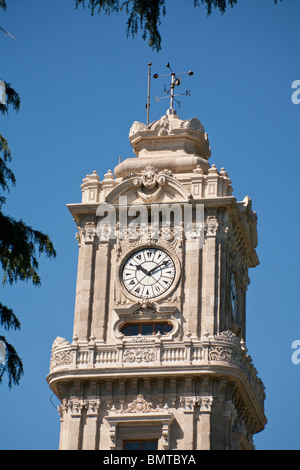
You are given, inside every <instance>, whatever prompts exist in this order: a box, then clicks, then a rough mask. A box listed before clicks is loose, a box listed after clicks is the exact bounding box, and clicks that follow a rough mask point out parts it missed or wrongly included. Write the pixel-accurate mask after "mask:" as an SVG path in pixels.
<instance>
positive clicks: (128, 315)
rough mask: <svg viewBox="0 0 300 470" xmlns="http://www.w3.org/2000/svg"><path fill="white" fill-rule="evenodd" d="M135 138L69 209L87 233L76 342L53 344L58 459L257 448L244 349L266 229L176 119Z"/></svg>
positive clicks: (81, 236) (200, 140)
mask: <svg viewBox="0 0 300 470" xmlns="http://www.w3.org/2000/svg"><path fill="white" fill-rule="evenodd" d="M129 139H130V142H131V145H132V148H133V151H134V154H135V156H134V157H132V158H127V159H125V160H124V161H122V162H121V163H120V164H119V165H117V166H116V167H115V168H114V172H112V171H110V170H108V171H107V173H106V174H105V176H104V179H102V180H100V178H99V176H98V174H97V173H96V171H94V172H93V173H91V174H90V175H87V176H86V178H84V180H83V183H82V185H81V190H82V201H81V202H80V203H78V204H69V205H68V208H69V210H70V212H71V214H72V216H73V218H74V220H75V222H76V225H77V235H76V237H77V241H78V246H79V258H78V274H77V287H76V302H75V316H74V328H73V337H72V339H71V340H70V341H69V340H67V339H64V338H61V337H58V338H56V340H55V341H54V343H53V347H52V354H51V363H50V373H49V375H48V377H47V380H48V383H49V386H50V388H51V389H52V391H53V392H54V393H55V394H56V396H57V397H58V399H59V400H60V402H61V404H60V406H59V415H60V420H61V432H60V444H59V448H60V449H73V450H74V449H78V450H80V449H100V450H122V449H125V450H137V449H144V450H154V449H158V450H177V451H180V450H205V449H206V450H223V449H236V450H239V449H253V448H254V446H253V440H252V438H253V435H254V434H255V433H258V432H260V431H261V430H263V429H264V427H265V424H266V418H265V414H264V399H265V392H264V386H263V383H262V381H261V380H260V378H259V377H258V376H257V371H256V369H255V368H254V366H253V363H252V360H251V357H250V356H249V354H248V350H247V347H246V292H247V288H248V285H249V274H248V272H249V268H254V267H255V266H257V265H258V263H259V261H258V257H257V254H256V251H255V248H256V246H257V231H256V225H257V216H256V213H255V212H254V211H253V210H252V201H251V199H250V198H249V197H248V196H246V197H245V198H244V200H243V201H237V200H236V198H235V197H234V196H233V194H232V186H231V180H230V178H229V176H228V174H227V172H226V171H225V169H224V168H221V169H219V170H218V169H217V168H216V166H215V165H214V164H212V165H211V164H210V163H209V158H210V155H211V151H210V146H209V141H208V136H207V134H206V132H205V131H204V128H203V126H202V124H201V123H200V121H199V120H198V119H196V118H193V119H188V120H181V119H180V118H179V117H178V115H177V114H176V112H175V111H174V110H173V109H169V110H168V111H167V113H166V115H165V116H163V117H161V119H159V120H157V121H155V122H152V123H151V124H147V125H146V124H143V123H139V122H134V123H133V125H132V127H131V129H130V133H129Z"/></svg>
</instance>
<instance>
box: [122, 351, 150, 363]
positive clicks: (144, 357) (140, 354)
mask: <svg viewBox="0 0 300 470" xmlns="http://www.w3.org/2000/svg"><path fill="white" fill-rule="evenodd" d="M154 360H155V350H154V349H152V348H134V349H126V350H125V351H124V353H123V362H125V363H131V364H133V363H138V364H139V363H141V362H154Z"/></svg>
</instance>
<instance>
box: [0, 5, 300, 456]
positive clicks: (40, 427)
mask: <svg viewBox="0 0 300 470" xmlns="http://www.w3.org/2000/svg"><path fill="white" fill-rule="evenodd" d="M74 3H75V2H74V0H64V1H61V0H51V1H50V0H27V1H22V0H14V1H12V0H7V6H8V8H7V12H6V13H2V12H1V13H0V25H1V27H3V28H4V29H6V30H7V31H9V32H10V33H11V34H13V35H14V36H15V37H16V38H17V44H15V42H14V41H13V40H12V39H11V38H9V37H5V35H4V34H0V78H2V79H4V80H6V81H8V82H10V83H11V84H12V85H13V86H14V88H15V89H16V90H17V91H18V92H19V94H20V96H21V99H22V103H21V110H20V112H19V114H17V115H16V114H15V113H14V112H11V113H10V116H9V117H3V116H2V117H1V116H0V132H1V134H3V135H4V136H5V137H6V138H7V140H8V142H9V144H10V147H11V150H12V155H13V161H12V164H11V168H12V169H13V171H14V173H15V175H16V178H17V186H16V188H13V189H12V191H11V193H10V194H9V196H8V199H7V204H6V206H5V211H6V213H8V214H10V215H12V216H14V217H15V218H17V219H19V218H23V219H24V221H25V222H26V223H27V224H28V225H31V226H32V227H34V228H37V229H39V230H43V231H44V232H46V233H48V234H49V235H50V237H51V239H52V241H53V243H54V245H55V248H56V250H57V255H58V256H57V259H56V260H55V261H49V260H44V259H43V258H42V259H41V261H40V274H41V277H42V286H41V287H40V288H34V287H32V286H31V285H30V284H29V283H28V284H24V283H19V284H17V285H14V286H13V287H9V286H6V287H5V288H2V290H1V302H3V303H4V304H6V305H8V306H9V307H11V308H13V309H14V311H15V313H16V314H17V316H18V317H19V319H20V320H21V323H22V329H21V331H20V332H11V333H8V334H7V338H8V340H9V341H10V342H11V343H13V344H14V345H15V347H16V348H17V350H18V353H19V354H20V356H21V357H22V359H23V363H24V368H25V375H24V377H23V378H22V380H21V383H20V385H19V386H18V387H13V388H12V390H11V391H9V390H8V387H7V383H6V381H4V383H3V385H2V386H0V397H1V400H0V416H1V426H0V448H1V449H57V447H58V438H59V416H58V414H57V411H56V409H55V408H54V406H53V404H54V405H55V407H56V406H57V405H58V401H57V399H56V397H54V396H53V397H52V398H51V394H52V392H51V390H50V389H49V387H48V385H47V383H46V375H47V373H48V370H49V361H50V354H51V346H52V342H53V341H54V339H55V338H56V337H57V336H62V337H65V338H66V339H68V340H71V339H72V329H73V314H74V299H75V282H76V269H77V250H78V248H77V243H76V240H75V231H76V230H75V224H74V222H73V220H72V217H71V215H70V213H69V211H68V210H67V208H66V204H67V203H75V202H80V201H81V190H80V184H81V182H82V179H83V178H84V177H85V176H86V174H88V173H91V172H92V171H93V170H97V172H98V174H99V175H100V177H101V178H102V177H103V175H104V174H105V173H106V171H107V170H108V169H111V170H113V168H114V167H115V166H116V165H117V164H118V161H119V156H121V158H122V159H124V158H127V157H129V156H131V155H132V150H131V147H130V144H129V140H128V133H129V129H130V126H131V124H132V123H133V122H134V121H140V122H145V121H146V110H145V103H146V98H147V63H148V61H149V60H151V61H152V64H153V66H152V73H155V72H157V73H166V68H165V64H166V62H167V61H169V62H170V64H171V66H172V67H173V68H174V69H175V70H176V71H179V72H181V71H185V70H190V69H192V70H193V71H194V72H195V74H194V76H192V77H186V79H185V80H184V82H183V87H182V88H183V89H184V90H185V89H186V88H187V89H191V90H192V95H191V96H190V97H188V98H182V100H181V108H180V109H179V110H178V114H179V116H180V117H181V119H187V118H192V117H197V118H198V119H200V121H201V122H202V124H203V125H204V127H205V130H206V131H207V132H208V135H209V139H210V143H211V146H212V157H211V159H210V162H211V164H212V163H215V164H216V166H217V168H218V169H220V168H221V167H222V166H224V167H225V169H226V171H227V172H228V173H229V176H230V177H231V179H232V184H233V188H234V195H235V196H236V198H237V199H238V200H242V199H243V198H244V196H246V195H249V196H250V197H252V199H253V207H254V210H256V211H257V213H258V230H259V246H258V256H259V258H260V262H261V264H260V266H259V267H257V268H256V269H254V270H251V271H250V277H251V284H250V287H249V291H248V297H247V338H246V344H247V347H248V350H249V354H250V355H251V357H252V358H253V361H254V365H255V367H256V368H257V370H258V374H259V376H260V377H261V378H262V380H263V382H264V384H265V386H266V394H267V399H266V415H267V418H268V424H267V426H266V429H265V430H264V431H263V432H262V433H260V434H259V435H257V436H256V437H255V444H256V448H257V449H297V450H299V449H300V437H299V424H300V404H299V393H298V390H299V377H300V364H299V365H298V366H297V365H294V364H293V363H292V361H291V354H292V349H291V344H292V342H293V341H294V340H299V339H300V320H299V313H300V312H299V291H300V289H299V278H300V276H299V243H298V239H297V237H298V234H299V230H300V221H299V215H298V214H299V203H300V197H299V191H300V189H299V177H298V174H299V172H300V162H299V148H300V105H298V106H297V105H294V104H293V103H292V101H291V95H292V88H291V85H292V82H293V81H294V80H299V79H300V65H299V64H300V61H299V44H300V28H299V22H300V2H299V0H283V2H282V3H281V4H279V5H277V6H275V5H274V2H273V0H239V2H238V3H239V4H238V5H237V6H235V7H234V8H233V9H231V8H229V9H228V11H227V13H226V14H225V15H224V16H222V15H221V14H220V13H218V12H214V13H213V15H212V16H211V17H210V18H207V17H206V13H205V9H204V8H203V7H202V8H197V9H195V8H194V7H193V6H192V4H193V2H192V0H171V1H168V2H167V16H166V17H165V18H163V19H162V25H161V33H162V37H163V43H162V51H161V52H160V53H157V52H152V51H151V50H150V49H149V47H148V45H147V42H144V41H143V40H142V38H141V34H139V35H138V36H137V37H136V38H135V39H134V40H133V39H127V38H126V31H125V30H126V27H125V21H126V18H125V16H124V14H119V15H116V14H113V15H111V16H110V17H106V16H98V15H95V16H94V17H91V15H90V13H89V11H88V10H87V9H86V10H83V9H79V10H77V11H76V10H75V9H74ZM163 83H164V82H163V81H162V80H160V81H159V80H157V81H152V85H151V86H152V101H151V113H150V121H154V120H155V119H159V118H160V117H161V116H162V115H163V114H165V110H166V108H167V103H166V101H164V100H163V101H161V102H160V103H158V104H157V103H156V102H155V100H154V97H155V96H156V95H161V94H162V87H163ZM50 399H51V400H52V402H53V404H51V400H50Z"/></svg>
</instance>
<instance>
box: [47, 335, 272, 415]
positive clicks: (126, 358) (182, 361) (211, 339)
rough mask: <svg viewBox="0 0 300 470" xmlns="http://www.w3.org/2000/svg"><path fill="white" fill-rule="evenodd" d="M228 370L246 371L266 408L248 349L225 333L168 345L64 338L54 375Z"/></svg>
mask: <svg viewBox="0 0 300 470" xmlns="http://www.w3.org/2000/svg"><path fill="white" fill-rule="evenodd" d="M208 365H210V366H225V367H230V368H235V369H237V370H238V371H242V372H243V373H244V374H245V375H246V377H247V379H248V381H249V382H250V385H251V388H252V390H253V391H254V393H255V395H256V397H257V399H258V401H259V402H260V404H261V406H262V407H263V403H264V399H265V392H264V386H263V383H262V381H261V380H260V379H259V378H258V376H257V371H256V369H255V368H254V366H253V364H252V359H251V357H250V356H249V355H248V354H247V349H246V347H245V345H244V343H243V342H242V341H240V340H239V339H238V338H237V337H236V336H235V335H234V334H233V333H232V332H230V331H229V332H228V331H226V332H222V333H220V334H219V335H217V336H208V337H204V338H202V340H201V341H200V340H197V341H193V340H191V339H190V338H187V339H186V340H184V341H177V342H176V341H174V342H173V341H172V342H166V341H165V340H164V339H162V338H161V337H159V336H158V337H154V338H153V339H152V338H149V337H139V338H136V339H134V338H133V339H132V340H131V341H125V340H122V341H120V342H119V343H118V344H115V345H107V344H103V343H98V342H97V341H96V340H95V339H92V340H91V341H90V342H88V341H79V340H77V339H76V338H75V339H74V340H73V342H72V344H70V343H69V341H67V340H65V339H64V338H60V337H58V338H56V340H55V341H54V343H53V347H52V355H51V362H50V373H54V372H55V373H56V374H57V373H58V372H59V371H65V370H66V371H71V370H72V371H73V370H74V369H76V370H80V369H82V370H83V369H85V370H86V369H93V370H94V371H95V369H99V375H101V373H102V372H103V373H104V372H105V370H108V369H110V370H111V369H121V368H122V370H124V369H126V370H130V369H140V368H145V367H147V369H149V367H153V368H155V367H162V366H163V367H165V368H166V370H167V368H168V367H169V368H170V369H174V368H176V369H178V368H180V367H183V368H184V370H188V367H189V366H192V367H193V370H194V369H195V366H199V369H200V368H201V367H202V366H208Z"/></svg>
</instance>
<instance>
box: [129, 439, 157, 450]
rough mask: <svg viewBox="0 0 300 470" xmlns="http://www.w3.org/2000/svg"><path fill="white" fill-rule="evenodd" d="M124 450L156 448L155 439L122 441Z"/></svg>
mask: <svg viewBox="0 0 300 470" xmlns="http://www.w3.org/2000/svg"><path fill="white" fill-rule="evenodd" d="M123 449H124V450H157V440H151V441H150V440H149V441H146V440H137V441H124V442H123Z"/></svg>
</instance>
